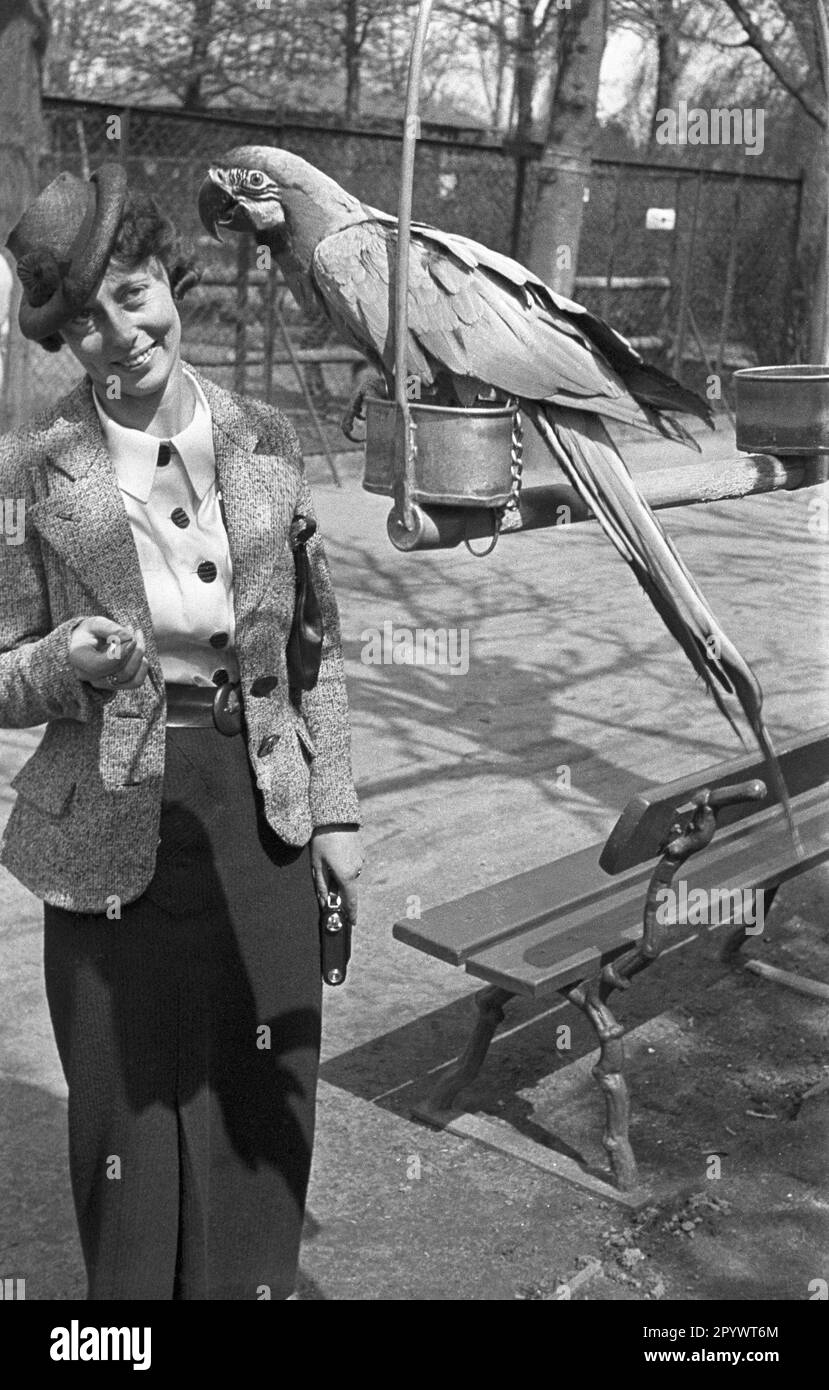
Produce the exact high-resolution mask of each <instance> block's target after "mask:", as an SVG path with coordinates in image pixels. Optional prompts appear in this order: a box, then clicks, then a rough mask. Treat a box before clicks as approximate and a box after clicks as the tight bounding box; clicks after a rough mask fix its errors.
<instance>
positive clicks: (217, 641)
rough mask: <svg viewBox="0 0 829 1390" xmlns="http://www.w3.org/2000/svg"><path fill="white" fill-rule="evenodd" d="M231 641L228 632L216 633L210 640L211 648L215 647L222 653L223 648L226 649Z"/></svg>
mask: <svg viewBox="0 0 829 1390" xmlns="http://www.w3.org/2000/svg"><path fill="white" fill-rule="evenodd" d="M229 641H230V637H229V635H228V633H226V632H214V633H213V636H212V637H211V638H209V642H210V645H211V647H215V648H216V651H217V652H220V651H221V650H222V647H226V646H227V644H228V642H229Z"/></svg>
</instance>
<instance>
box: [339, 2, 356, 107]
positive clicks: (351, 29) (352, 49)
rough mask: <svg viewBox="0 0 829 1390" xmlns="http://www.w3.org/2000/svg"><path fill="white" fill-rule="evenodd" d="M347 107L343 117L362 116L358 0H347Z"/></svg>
mask: <svg viewBox="0 0 829 1390" xmlns="http://www.w3.org/2000/svg"><path fill="white" fill-rule="evenodd" d="M343 11H344V15H345V32H344V34H343V46H344V48H345V107H344V109H343V115H344V117H345V119H346V120H347V121H353V120H354V119H355V118H356V117H357V116H358V115H359V114H360V42H359V39H358V37H357V19H358V0H345V4H344V6H343Z"/></svg>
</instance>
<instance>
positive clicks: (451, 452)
mask: <svg viewBox="0 0 829 1390" xmlns="http://www.w3.org/2000/svg"><path fill="white" fill-rule="evenodd" d="M409 408H410V410H411V416H412V422H413V423H414V425H415V427H416V429H415V442H416V448H417V458H416V461H415V470H414V488H413V491H412V501H413V502H429V503H432V504H435V505H443V506H452V507H501V506H503V505H504V503H505V502H506V501H507V500H508V498H509V495H510V487H511V483H512V473H511V470H510V461H511V449H512V427H513V419H514V415H515V412H514V410H513V409H512V408H511V407H509V406H492V407H487V406H474V407H471V408H470V409H460V408H456V407H449V406H436V405H418V404H415V403H414V402H413V403H412V405H411V406H410V407H409ZM396 416H397V406H396V405H395V403H394V402H393V401H381V400H377V399H376V398H373V397H371V396H369V397H368V398H367V399H366V462H365V471H364V473H363V487H364V488H365V490H366V492H377V493H381V494H382V495H383V496H384V497H392V496H393V495H394V454H395V424H396Z"/></svg>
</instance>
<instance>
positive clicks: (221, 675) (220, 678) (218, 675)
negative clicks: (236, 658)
mask: <svg viewBox="0 0 829 1390" xmlns="http://www.w3.org/2000/svg"><path fill="white" fill-rule="evenodd" d="M229 680H230V676H229V675H228V674H227V671H224V670H219V671H214V672H213V684H214V685H227V683H228V681H229Z"/></svg>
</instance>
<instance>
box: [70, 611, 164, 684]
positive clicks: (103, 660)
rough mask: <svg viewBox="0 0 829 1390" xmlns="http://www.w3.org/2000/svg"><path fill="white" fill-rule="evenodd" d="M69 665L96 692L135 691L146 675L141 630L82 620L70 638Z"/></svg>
mask: <svg viewBox="0 0 829 1390" xmlns="http://www.w3.org/2000/svg"><path fill="white" fill-rule="evenodd" d="M69 663H70V665H71V666H72V669H73V670H74V671H75V672H76V673H77V675H79V676H80V678H81V680H83V681H87V682H88V683H89V684H90V685H94V687H95V689H96V690H137V688H138V686H139V685H141V684H143V682H144V680H145V679H146V676H147V672H148V671H149V669H150V667H149V662H148V661H147V658H146V656H145V652H144V634H143V633H142V631H141V629H140V628H137V629H136V630H135V631H133V629H132V628H131V627H122V626H121V624H120V623H114V622H112V620H111V619H110V618H82V619H81V621H80V622H79V623H78V625H77V627H76V628H74V629H73V631H72V634H71V636H70V638H69Z"/></svg>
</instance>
